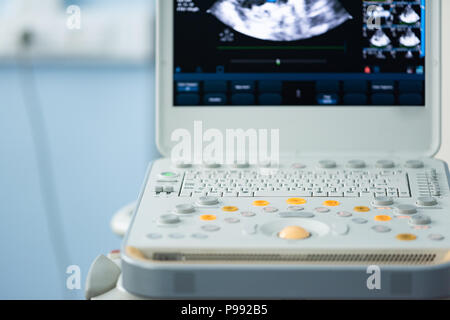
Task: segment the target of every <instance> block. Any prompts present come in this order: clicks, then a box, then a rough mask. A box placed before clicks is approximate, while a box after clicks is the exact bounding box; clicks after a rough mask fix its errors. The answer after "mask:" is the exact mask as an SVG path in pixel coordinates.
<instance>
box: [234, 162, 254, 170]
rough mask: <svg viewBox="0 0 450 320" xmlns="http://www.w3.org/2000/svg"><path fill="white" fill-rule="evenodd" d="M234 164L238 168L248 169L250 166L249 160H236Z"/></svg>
mask: <svg viewBox="0 0 450 320" xmlns="http://www.w3.org/2000/svg"><path fill="white" fill-rule="evenodd" d="M233 166H234V167H235V168H237V169H246V168H248V167H249V166H250V165H249V164H248V162H237V161H236V162H235V163H234V164H233Z"/></svg>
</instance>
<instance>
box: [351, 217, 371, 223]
mask: <svg viewBox="0 0 450 320" xmlns="http://www.w3.org/2000/svg"><path fill="white" fill-rule="evenodd" d="M352 221H353V222H354V223H356V224H365V223H367V222H368V220H367V219H364V218H354V219H352Z"/></svg>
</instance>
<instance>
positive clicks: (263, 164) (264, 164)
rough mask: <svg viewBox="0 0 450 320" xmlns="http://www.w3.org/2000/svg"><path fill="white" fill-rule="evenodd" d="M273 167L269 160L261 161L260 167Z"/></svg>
mask: <svg viewBox="0 0 450 320" xmlns="http://www.w3.org/2000/svg"><path fill="white" fill-rule="evenodd" d="M271 165H272V163H271V162H270V161H269V160H266V161H261V162H260V163H259V166H260V167H261V168H270V166H271Z"/></svg>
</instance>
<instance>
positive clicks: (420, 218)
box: [409, 214, 431, 226]
mask: <svg viewBox="0 0 450 320" xmlns="http://www.w3.org/2000/svg"><path fill="white" fill-rule="evenodd" d="M409 222H410V223H411V224H414V225H418V226H424V225H427V224H430V223H431V219H430V217H429V216H426V215H424V214H415V215H413V216H412V217H411V218H410V220H409Z"/></svg>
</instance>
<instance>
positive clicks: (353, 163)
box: [347, 160, 366, 169]
mask: <svg viewBox="0 0 450 320" xmlns="http://www.w3.org/2000/svg"><path fill="white" fill-rule="evenodd" d="M347 165H348V167H349V168H352V169H362V168H365V167H366V163H365V162H364V161H362V160H350V161H349V162H348V164H347Z"/></svg>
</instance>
